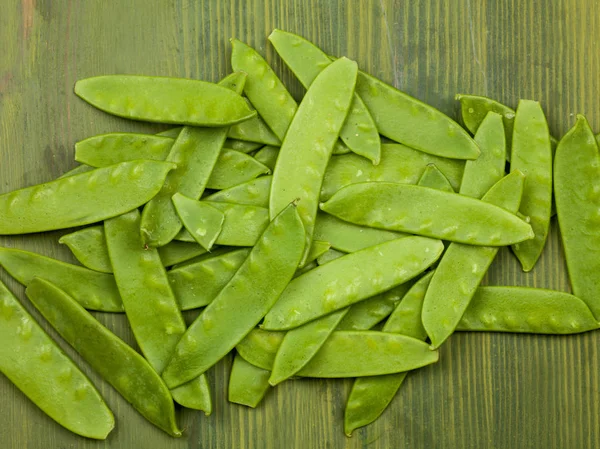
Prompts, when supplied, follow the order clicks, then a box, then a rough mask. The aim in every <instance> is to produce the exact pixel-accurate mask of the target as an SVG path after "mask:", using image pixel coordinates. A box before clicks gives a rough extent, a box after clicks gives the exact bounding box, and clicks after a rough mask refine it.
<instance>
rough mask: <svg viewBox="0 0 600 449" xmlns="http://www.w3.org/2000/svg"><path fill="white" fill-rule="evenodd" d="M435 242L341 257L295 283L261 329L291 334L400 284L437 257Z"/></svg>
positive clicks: (406, 242)
mask: <svg viewBox="0 0 600 449" xmlns="http://www.w3.org/2000/svg"><path fill="white" fill-rule="evenodd" d="M443 249H444V245H443V244H442V242H440V241H439V240H433V239H429V238H425V237H404V238H401V239H398V240H392V241H390V242H386V243H382V244H380V245H376V246H372V247H370V248H366V249H364V250H361V251H357V252H355V253H352V254H348V255H346V256H343V257H340V258H339V259H337V260H334V261H332V262H330V263H328V264H326V265H322V266H320V267H318V268H315V269H314V270H312V271H309V272H308V273H306V274H303V275H302V276H299V277H297V278H296V279H294V280H293V281H292V282H290V284H289V285H288V287H287V288H286V289H285V291H284V292H283V294H282V295H281V298H279V301H277V303H276V304H275V306H273V308H272V309H271V310H270V311H269V313H268V314H267V316H266V317H265V320H264V322H263V325H262V326H263V327H264V328H265V329H269V330H284V329H292V328H294V327H297V326H300V325H301V324H304V323H307V322H309V321H311V320H314V319H316V318H318V317H320V316H324V315H327V314H329V313H331V312H333V311H335V310H339V309H342V308H344V307H346V306H349V305H351V304H353V303H356V302H358V301H361V300H363V299H366V298H369V297H371V296H374V295H376V294H379V293H382V292H384V291H386V290H389V289H390V288H392V287H395V286H397V285H400V284H403V283H404V282H407V281H409V280H410V279H412V278H414V277H415V276H417V275H418V274H419V273H422V272H423V271H424V270H426V269H427V268H428V267H429V266H431V265H432V264H433V263H434V262H435V261H436V260H437V259H438V258H439V257H440V255H441V254H442V251H443Z"/></svg>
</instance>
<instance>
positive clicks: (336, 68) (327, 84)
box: [269, 58, 357, 262]
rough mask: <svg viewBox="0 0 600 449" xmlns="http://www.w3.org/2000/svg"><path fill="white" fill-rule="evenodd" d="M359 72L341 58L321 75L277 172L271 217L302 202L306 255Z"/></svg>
mask: <svg viewBox="0 0 600 449" xmlns="http://www.w3.org/2000/svg"><path fill="white" fill-rule="evenodd" d="M356 71H357V66H356V63H355V62H353V61H350V60H349V59H345V58H341V59H339V60H337V61H336V62H334V63H333V64H331V65H329V66H328V67H327V68H326V69H325V70H323V71H322V72H321V73H320V74H319V75H318V76H317V78H316V79H315V81H314V82H313V83H312V84H311V86H310V88H309V89H308V91H307V92H306V95H305V96H304V99H303V101H302V103H301V104H300V107H299V108H298V111H297V112H296V115H295V116H294V120H293V121H292V123H291V124H290V128H289V130H288V132H287V134H286V135H285V139H284V140H283V143H282V145H281V149H280V151H279V157H278V158H277V165H276V166H275V170H273V181H272V188H271V197H270V202H269V212H270V216H271V218H273V217H275V216H276V215H277V214H278V213H279V212H281V210H283V209H284V208H285V207H286V205H287V204H289V203H290V202H291V201H296V200H297V201H298V212H299V213H300V217H301V218H302V222H303V223H304V228H305V230H306V244H305V251H308V250H309V248H310V244H311V241H312V234H313V229H314V224H315V218H316V215H317V210H318V205H319V191H320V188H321V184H322V182H323V176H324V174H325V169H326V168H327V163H328V162H329V158H330V156H331V151H332V149H333V144H334V143H335V141H336V140H337V138H338V135H339V130H340V128H341V127H342V125H343V123H344V120H345V118H346V115H347V113H348V109H349V107H350V102H351V101H352V95H353V93H354V84H355V83H356ZM299 167H305V168H303V169H301V170H298V168H299ZM306 256H307V254H306V253H305V256H304V257H303V259H302V262H304V261H305V260H306Z"/></svg>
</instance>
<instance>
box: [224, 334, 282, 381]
mask: <svg viewBox="0 0 600 449" xmlns="http://www.w3.org/2000/svg"><path fill="white" fill-rule="evenodd" d="M285 335H286V332H278V331H267V330H264V329H261V328H260V327H255V328H254V329H252V330H251V331H250V332H249V333H248V334H247V335H246V336H245V337H244V338H243V339H242V340H241V341H240V342H239V343H238V344H237V345H236V347H235V350H236V351H237V353H238V354H239V355H240V356H242V358H243V359H244V360H246V361H247V362H249V363H251V364H252V365H254V366H257V367H259V368H262V369H264V370H267V371H271V370H272V369H273V363H275V356H276V355H277V351H278V350H279V347H280V346H281V342H282V341H283V339H284V338H285Z"/></svg>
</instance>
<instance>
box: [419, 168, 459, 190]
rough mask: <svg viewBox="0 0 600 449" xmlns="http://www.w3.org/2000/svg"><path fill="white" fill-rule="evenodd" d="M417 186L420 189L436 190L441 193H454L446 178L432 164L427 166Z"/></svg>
mask: <svg viewBox="0 0 600 449" xmlns="http://www.w3.org/2000/svg"><path fill="white" fill-rule="evenodd" d="M417 185H420V186H421V187H429V188H430V189H437V190H441V191H443V192H451V193H454V189H453V188H452V184H450V181H448V178H446V177H445V176H444V174H443V173H442V172H441V171H440V169H439V168H437V167H436V166H435V165H434V164H429V165H428V166H427V167H425V170H424V171H423V174H422V175H421V178H420V179H419V182H418V183H417Z"/></svg>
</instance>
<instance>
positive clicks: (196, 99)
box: [75, 75, 256, 126]
mask: <svg viewBox="0 0 600 449" xmlns="http://www.w3.org/2000/svg"><path fill="white" fill-rule="evenodd" d="M240 83H241V84H242V85H243V78H242V81H240ZM75 93H76V94H77V95H78V96H79V97H80V98H81V99H83V100H85V101H86V102H88V103H89V104H91V105H92V106H95V107H96V108H98V109H100V110H102V111H104V112H108V113H109V114H113V115H116V116H119V117H124V118H128V119H132V120H143V121H145V122H158V123H175V124H182V125H193V126H226V125H233V124H235V123H239V122H242V121H244V120H248V119H249V118H252V117H254V116H255V115H256V111H253V110H252V109H251V108H250V107H249V106H248V104H246V101H245V100H244V99H243V98H242V97H241V96H240V95H239V94H237V93H236V92H233V91H232V90H230V89H226V88H225V87H223V86H219V85H217V84H213V83H208V82H205V81H198V80H191V79H181V78H167V77H151V76H134V75H105V76H96V77H92V78H86V79H82V80H79V81H77V82H76V83H75Z"/></svg>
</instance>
